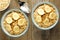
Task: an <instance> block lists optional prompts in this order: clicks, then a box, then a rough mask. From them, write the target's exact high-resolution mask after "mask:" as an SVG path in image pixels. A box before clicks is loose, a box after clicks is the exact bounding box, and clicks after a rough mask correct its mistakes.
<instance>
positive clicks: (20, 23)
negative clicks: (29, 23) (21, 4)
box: [18, 19, 26, 26]
mask: <svg viewBox="0 0 60 40" xmlns="http://www.w3.org/2000/svg"><path fill="white" fill-rule="evenodd" d="M25 23H26V19H19V20H18V25H19V26H22V25H25Z"/></svg>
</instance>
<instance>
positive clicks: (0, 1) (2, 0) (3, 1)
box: [0, 0, 10, 10]
mask: <svg viewBox="0 0 60 40" xmlns="http://www.w3.org/2000/svg"><path fill="white" fill-rule="evenodd" d="M9 3H10V0H0V10H3V9H5V8H6V7H7V6H8V5H9Z"/></svg>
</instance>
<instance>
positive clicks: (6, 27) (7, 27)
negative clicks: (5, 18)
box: [4, 24, 12, 32]
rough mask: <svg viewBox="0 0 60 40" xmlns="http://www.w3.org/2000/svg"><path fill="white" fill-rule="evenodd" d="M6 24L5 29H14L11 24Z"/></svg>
mask: <svg viewBox="0 0 60 40" xmlns="http://www.w3.org/2000/svg"><path fill="white" fill-rule="evenodd" d="M4 26H5V29H6V30H7V31H8V32H10V31H11V30H12V28H11V25H9V24H6V25H4Z"/></svg>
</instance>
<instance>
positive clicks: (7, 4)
mask: <svg viewBox="0 0 60 40" xmlns="http://www.w3.org/2000/svg"><path fill="white" fill-rule="evenodd" d="M8 2H9V3H8V4H7V6H6V7H4V9H2V10H0V11H4V10H6V9H7V8H8V7H9V5H10V2H11V0H9V1H8Z"/></svg>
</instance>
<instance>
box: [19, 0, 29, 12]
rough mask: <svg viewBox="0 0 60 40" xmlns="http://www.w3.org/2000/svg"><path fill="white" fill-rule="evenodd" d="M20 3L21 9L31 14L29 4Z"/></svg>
mask: <svg viewBox="0 0 60 40" xmlns="http://www.w3.org/2000/svg"><path fill="white" fill-rule="evenodd" d="M18 3H19V5H20V9H21V10H22V11H23V12H25V13H30V9H29V7H28V3H26V2H21V1H20V0H18Z"/></svg>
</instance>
